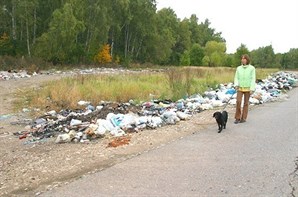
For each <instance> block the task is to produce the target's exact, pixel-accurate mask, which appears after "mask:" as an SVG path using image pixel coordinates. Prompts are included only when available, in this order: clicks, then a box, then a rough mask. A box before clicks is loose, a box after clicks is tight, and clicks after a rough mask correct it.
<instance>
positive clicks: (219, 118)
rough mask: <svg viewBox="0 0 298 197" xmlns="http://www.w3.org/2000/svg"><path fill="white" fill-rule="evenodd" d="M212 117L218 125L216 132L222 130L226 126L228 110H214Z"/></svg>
mask: <svg viewBox="0 0 298 197" xmlns="http://www.w3.org/2000/svg"><path fill="white" fill-rule="evenodd" d="M213 117H214V118H215V119H216V122H217V125H218V133H220V132H221V131H222V129H225V128H226V124H227V121H228V112H227V111H223V112H215V113H214V114H213Z"/></svg>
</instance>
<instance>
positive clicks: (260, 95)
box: [14, 72, 298, 143]
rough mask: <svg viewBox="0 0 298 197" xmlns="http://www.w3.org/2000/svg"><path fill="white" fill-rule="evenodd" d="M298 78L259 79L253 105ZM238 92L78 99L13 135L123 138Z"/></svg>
mask: <svg viewBox="0 0 298 197" xmlns="http://www.w3.org/2000/svg"><path fill="white" fill-rule="evenodd" d="M297 79H298V78H297V75H295V74H293V73H289V72H278V73H275V74H273V75H271V76H269V77H268V78H267V79H264V80H258V81H257V84H256V91H255V92H254V93H253V94H252V95H251V97H250V100H249V101H250V104H252V105H257V104H262V103H265V102H270V101H275V100H277V99H278V98H280V97H281V96H282V95H285V94H284V92H286V91H288V90H291V89H292V88H293V87H294V86H295V84H296V82H297ZM235 93H236V91H235V89H234V86H233V83H228V84H220V85H219V87H218V89H216V90H212V89H211V90H208V91H206V92H205V93H204V94H203V95H200V94H196V95H192V96H190V97H188V98H185V99H180V100H178V101H176V102H173V101H170V100H152V101H148V102H144V103H142V104H139V105H137V104H134V101H133V100H131V101H130V102H127V103H114V102H104V101H102V102H101V103H99V104H97V105H93V104H92V103H90V102H88V101H79V102H78V105H80V106H81V108H82V109H83V110H61V111H60V112H56V111H49V112H47V113H45V114H44V115H43V116H40V117H38V118H37V119H35V120H32V121H31V123H30V124H29V125H27V126H26V127H25V130H24V131H19V132H16V133H14V134H15V135H17V136H18V137H19V139H24V138H30V140H29V141H27V143H32V142H36V141H40V140H44V139H47V138H50V137H55V138H56V140H55V142H56V143H65V142H77V143H78V142H81V143H85V142H90V141H91V140H94V139H97V138H102V137H104V136H106V135H112V136H115V137H120V136H124V135H126V134H127V133H130V132H139V131H142V130H143V129H156V128H158V127H162V126H164V125H169V124H176V123H177V122H179V121H183V120H188V119H190V118H191V116H192V115H194V114H196V113H199V112H201V111H203V110H208V109H213V108H216V107H220V106H223V105H228V104H231V105H235V103H236V94H235Z"/></svg>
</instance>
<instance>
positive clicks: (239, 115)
mask: <svg viewBox="0 0 298 197" xmlns="http://www.w3.org/2000/svg"><path fill="white" fill-rule="evenodd" d="M243 96H244V105H243V109H241V104H242V97H243ZM249 97H250V92H241V91H237V98H236V113H235V119H236V120H246V118H247V114H248V105H249Z"/></svg>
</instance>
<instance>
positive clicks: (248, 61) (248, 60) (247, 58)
mask: <svg viewBox="0 0 298 197" xmlns="http://www.w3.org/2000/svg"><path fill="white" fill-rule="evenodd" d="M241 58H244V59H246V63H247V64H250V58H249V56H248V55H247V54H244V55H242V56H241Z"/></svg>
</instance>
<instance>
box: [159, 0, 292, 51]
mask: <svg viewBox="0 0 298 197" xmlns="http://www.w3.org/2000/svg"><path fill="white" fill-rule="evenodd" d="M164 7H170V8H172V9H173V10H174V11H175V13H176V14H177V17H178V18H180V19H183V18H185V17H186V18H189V17H190V16H191V14H196V15H197V17H198V18H199V22H203V21H204V20H205V19H206V18H208V19H209V21H210V22H211V25H210V26H211V27H212V28H214V29H215V30H216V32H222V37H223V38H225V39H226V42H227V52H228V53H234V52H235V51H236V49H237V48H238V47H239V46H240V45H241V43H243V44H245V45H246V46H247V47H248V49H249V50H254V49H257V48H259V47H265V46H268V45H270V44H271V45H272V47H273V49H274V52H275V53H285V52H288V51H289V50H290V48H298V11H297V10H298V1H297V0H274V1H270V0H250V1H244V0H225V1H223V0H175V1H174V0H157V9H158V10H159V9H161V8H164Z"/></svg>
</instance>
